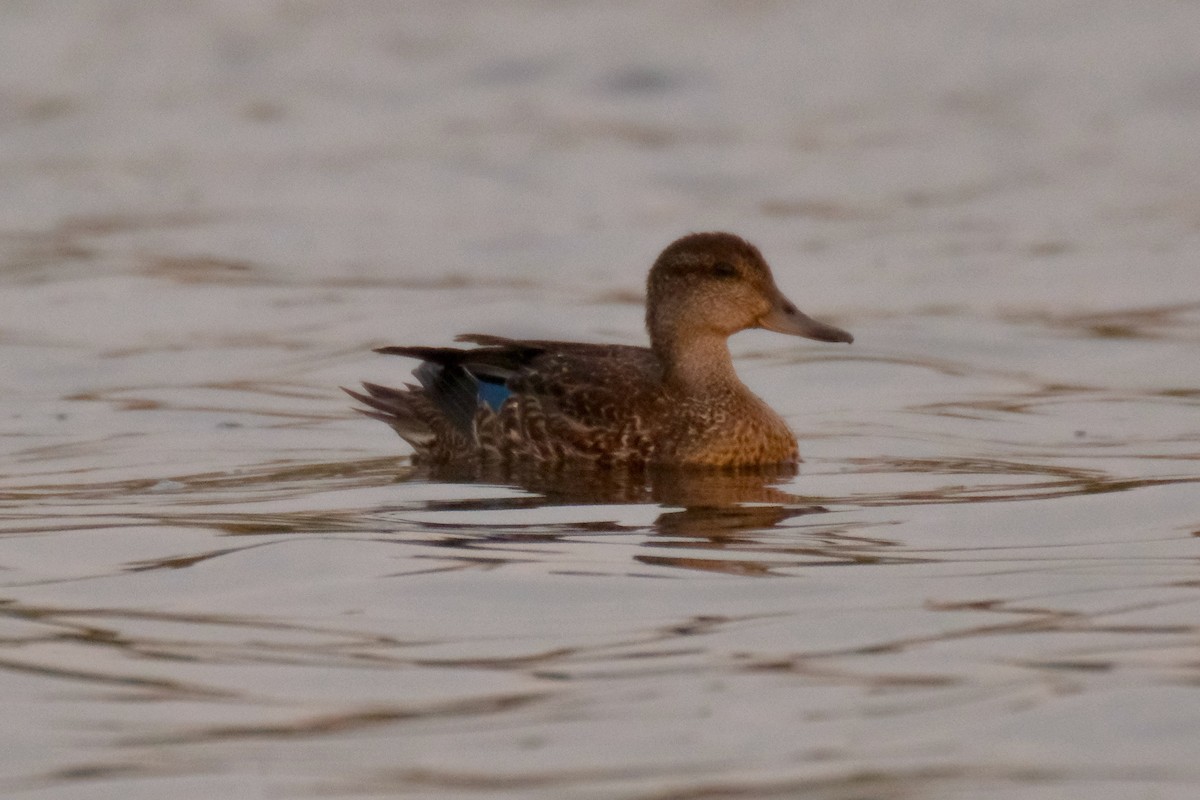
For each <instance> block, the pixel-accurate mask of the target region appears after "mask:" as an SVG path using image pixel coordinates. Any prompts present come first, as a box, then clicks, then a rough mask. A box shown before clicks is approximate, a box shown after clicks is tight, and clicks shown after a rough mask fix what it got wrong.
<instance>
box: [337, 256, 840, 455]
mask: <svg viewBox="0 0 1200 800" xmlns="http://www.w3.org/2000/svg"><path fill="white" fill-rule="evenodd" d="M646 327H647V329H648V331H649V333H650V347H649V348H645V347H631V346H626V345H602V344H581V343H571V342H553V341H536V340H528V341H527V340H514V339H503V338H500V337H496V336H486V335H480V334H471V335H465V336H460V337H458V341H462V342H468V343H471V344H475V345H477V347H474V348H471V349H459V348H441V347H406V346H401V347H384V348H380V349H379V350H378V351H377V352H381V353H388V354H394V355H403V356H408V357H411V358H416V359H419V360H420V361H421V362H422V363H421V365H420V366H418V367H417V369H416V370H415V371H414V373H413V374H414V375H415V376H416V377H417V380H418V382H419V385H412V384H409V385H407V386H406V387H405V388H404V389H392V388H388V387H385V386H379V385H377V384H371V383H364V384H363V388H364V389H365V392H353V391H350V390H347V391H348V392H349V393H350V394H351V395H352V396H353V397H354V398H355V399H357V400H359V401H360V402H362V403H363V404H364V405H365V406H367V408H366V409H363V413H364V414H367V415H368V416H371V417H374V418H376V419H380V420H383V421H384V422H386V423H388V424H389V425H391V426H392V428H394V429H395V430H396V432H397V433H399V434H400V435H401V436H402V437H403V438H404V439H405V440H406V441H408V442H409V443H410V444H411V445H412V446H413V447H414V448H415V449H416V454H417V458H418V459H421V460H427V461H430V462H433V463H452V462H458V461H462V462H468V461H481V462H488V463H493V462H495V463H514V462H516V463H525V462H535V463H553V464H568V463H572V462H576V463H577V462H590V463H596V464H617V463H626V464H666V465H706V466H718V467H740V466H751V465H762V464H786V463H791V462H795V461H796V460H797V459H798V454H797V449H796V439H795V436H794V435H793V434H792V432H791V430H790V429H789V428H788V426H787V424H786V423H785V422H784V421H783V419H782V418H780V417H779V415H778V414H776V413H775V412H774V411H772V410H771V409H770V408H769V407H768V406H767V404H766V403H764V402H763V401H762V400H760V399H759V398H758V397H756V396H755V395H754V394H753V393H752V392H751V391H750V390H749V389H747V388H746V386H745V385H744V384H742V382H741V381H740V380H738V377H737V374H736V373H735V372H734V370H733V361H732V359H731V358H730V355H729V348H728V345H727V343H726V340H727V339H728V337H729V336H730V335H731V334H733V333H736V332H737V331H740V330H745V329H746V328H754V327H760V328H766V329H769V330H774V331H778V332H780V333H787V334H792V335H796V336H805V337H808V338H811V339H818V340H821V341H830V342H850V341H852V337H851V336H850V334H848V333H846V332H845V331H842V330H840V329H838V328H835V327H832V326H830V325H825V324H823V323H820V322H817V321H815V320H812V319H810V318H808V317H806V316H804V315H803V314H801V313H800V312H799V311H798V310H797V309H796V307H795V306H794V305H792V304H791V303H790V302H789V301H788V300H787V299H786V298H785V297H784V296H783V294H782V293H781V292H780V291H779V289H778V288H777V287H776V286H775V281H774V279H773V278H772V276H771V271H770V268H769V267H768V266H767V263H766V261H764V260H763V257H762V255H761V254H760V253H759V252H758V250H757V249H756V248H755V247H754V246H753V245H751V244H749V243H747V242H745V241H744V240H742V239H740V238H738V237H737V236H734V235H732V234H728V233H698V234H692V235H690V236H685V237H683V238H682V239H679V240H677V241H675V242H673V243H672V244H671V245H670V246H669V247H667V249H666V250H664V251H663V252H662V254H661V255H660V256H659V257H658V260H657V261H655V263H654V266H653V268H652V269H651V270H650V277H649V280H648V291H647V300H646Z"/></svg>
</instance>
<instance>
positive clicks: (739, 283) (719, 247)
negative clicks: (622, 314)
mask: <svg viewBox="0 0 1200 800" xmlns="http://www.w3.org/2000/svg"><path fill="white" fill-rule="evenodd" d="M646 327H647V328H648V329H649V331H650V340H651V342H652V343H653V344H654V345H655V347H656V348H658V347H661V346H663V345H666V344H667V342H671V343H672V344H671V345H667V346H674V345H678V344H682V343H686V342H687V341H688V340H690V339H696V338H701V337H711V336H713V335H719V336H723V337H724V336H729V335H731V334H734V333H737V332H738V331H741V330H745V329H746V328H765V329H767V330H769V331H776V332H777V333H787V334H791V335H793V336H803V337H805V338H808V339H816V340H818V341H822V342H852V341H854V337H853V336H851V335H850V334H849V333H847V332H846V331H844V330H842V329H841V328H836V327H834V326H833V325H826V324H825V323H824V322H818V321H817V320H815V319H812V318H811V317H808V316H806V315H805V314H803V313H801V312H800V310H799V309H798V308H796V306H795V305H793V304H792V302H791V301H790V300H788V299H787V298H786V297H784V296H783V293H782V292H781V291H779V287H777V286H776V285H775V279H774V278H773V277H772V276H771V268H770V267H768V266H767V262H766V260H765V259H763V257H762V254H761V253H759V252H758V248H757V247H755V246H754V245H752V244H750V243H749V242H747V241H745V240H744V239H742V238H740V237H737V236H734V235H733V234H731V233H693V234H690V235H688V236H684V237H683V238H682V239H677V240H676V241H674V242H672V243H671V244H670V245H668V247H667V249H666V250H663V251H662V254H661V255H660V256H659V257H658V260H657V261H655V262H654V266H653V268H651V270H650V278H649V280H648V282H647V296H646Z"/></svg>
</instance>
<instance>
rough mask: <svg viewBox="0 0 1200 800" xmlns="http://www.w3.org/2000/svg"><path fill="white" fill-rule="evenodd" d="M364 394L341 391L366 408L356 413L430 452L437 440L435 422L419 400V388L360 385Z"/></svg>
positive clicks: (424, 403)
mask: <svg viewBox="0 0 1200 800" xmlns="http://www.w3.org/2000/svg"><path fill="white" fill-rule="evenodd" d="M363 389H365V390H366V392H365V393H363V392H356V391H354V390H353V389H347V388H346V387H345V386H343V387H342V391H343V392H345V393H346V394H348V395H350V396H351V397H353V398H354V399H355V400H357V401H358V402H360V403H362V404H363V405H364V406H366V408H356V409H355V411H357V412H358V413H360V414H362V415H364V416H367V417H370V418H371V419H377V420H379V421H381V422H386V423H387V424H388V425H390V426H391V427H392V429H393V430H394V431H396V433H398V434H400V437H401V438H402V439H404V441H406V442H408V443H409V444H410V445H412V446H413V447H414V448H415V449H416V450H417V451H418V452H420V451H424V450H427V449H429V448H430V447H431V446H433V444H434V442H435V440H436V439H437V434H438V432H437V429H436V421H435V420H434V419H431V417H432V415H431V414H430V413H429V412H430V411H431V410H432V409H430V408H429V407H428V401H424V402H423V399H422V396H421V393H420V389H418V388H417V387H412V386H410V387H407V388H405V389H393V388H392V387H390V386H380V385H379V384H377V383H366V382H364V383H363Z"/></svg>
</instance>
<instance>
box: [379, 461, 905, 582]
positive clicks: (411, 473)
mask: <svg viewBox="0 0 1200 800" xmlns="http://www.w3.org/2000/svg"><path fill="white" fill-rule="evenodd" d="M796 474H797V469H796V466H795V465H792V464H787V465H776V466H771V467H757V468H747V469H740V470H712V469H689V468H678V467H648V468H640V469H604V468H596V467H590V466H584V467H578V466H572V467H570V468H567V467H565V466H563V465H546V464H524V465H520V466H518V465H514V464H508V465H505V464H472V465H464V464H453V465H449V464H441V465H430V464H426V465H415V466H413V467H410V468H407V469H406V470H405V471H404V472H403V474H402V475H401V476H400V477H399V479H400V480H401V481H433V482H447V483H459V482H463V483H469V484H472V485H479V484H488V485H499V486H508V487H513V488H517V489H521V490H522V491H524V492H528V493H530V494H527V495H522V496H517V497H512V496H510V497H487V498H478V499H475V498H472V499H459V500H440V501H432V502H428V503H426V504H424V509H425V510H427V511H462V510H466V509H469V510H471V511H488V510H492V511H495V510H517V509H524V510H532V509H536V508H541V507H546V506H556V507H565V506H589V505H614V504H625V503H633V504H645V503H654V504H658V505H660V506H662V507H663V508H662V509H661V512H660V513H659V514H658V516H657V517H656V518H655V520H654V522H653V523H652V524H651V525H650V527H649V531H651V532H653V534H654V536H652V537H650V538H649V539H647V540H646V541H645V542H644V547H645V552H641V553H638V554H637V555H635V556H634V558H635V560H636V561H638V562H639V563H642V564H648V565H655V566H667V567H676V568H681V569H688V570H702V571H707V572H723V573H729V574H737V575H773V574H779V572H780V570H784V569H786V568H788V567H794V566H799V565H808V564H821V565H833V564H862V563H882V562H889V561H891V562H895V561H906V560H908V559H903V558H897V556H895V555H894V554H893V553H891V552H890V551H891V550H892V549H893V548H895V546H896V543H895V542H892V541H889V540H887V539H880V538H866V537H863V536H862V535H861V534H857V533H854V532H852V531H850V530H847V529H846V528H845V525H844V523H840V524H838V523H832V522H823V521H822V520H823V518H825V512H827V509H825V508H823V507H821V506H820V505H814V504H812V502H811V501H812V498H805V497H803V496H799V495H794V494H790V493H789V492H788V491H786V489H784V488H780V486H779V484H781V483H785V482H787V481H788V480H789V479H791V478H793V477H794V476H795V475H796ZM585 516H587V517H588V521H587V522H579V523H568V524H564V523H563V521H562V519H561V516H560V515H557V514H556V515H554V519H555V521H554V522H553V523H551V524H544V523H542V524H538V523H530V524H525V525H522V524H513V523H512V521H511V518H507V519H508V521H506V522H505V523H504V524H502V525H497V524H496V523H495V522H492V521H485V520H486V517H484V518H481V520H480V521H479V522H478V523H474V524H464V523H461V522H457V523H455V524H453V525H449V526H447V525H446V524H442V523H437V524H434V525H433V526H432V527H431V532H433V533H436V535H437V539H436V541H437V544H438V545H439V546H440V547H451V548H461V549H465V550H470V551H472V553H473V554H474V555H473V556H472V558H475V557H476V556H477V551H478V550H480V549H487V548H489V547H492V546H494V545H495V544H497V543H501V542H502V543H506V544H507V543H511V542H512V541H521V542H529V541H538V542H549V541H557V540H559V539H562V538H565V537H571V536H576V535H587V534H603V533H609V532H611V533H628V531H629V528H628V527H627V526H626V525H622V524H619V523H617V522H615V521H614V522H602V521H598V520H597V519H596V518H595V516H594V514H593V513H592V512H588V513H587V514H586V515H585ZM799 517H806V518H810V520H811V521H807V522H801V523H796V522H793V521H794V520H796V519H797V518H799ZM406 524H408V525H411V524H412V523H411V522H408V523H406ZM785 529H786V531H787V532H786V533H784V530H785ZM463 533H468V535H466V536H463V535H462V534H463ZM781 534H783V535H781ZM472 563H474V562H472Z"/></svg>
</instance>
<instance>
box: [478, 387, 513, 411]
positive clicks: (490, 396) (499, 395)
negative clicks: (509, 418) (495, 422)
mask: <svg viewBox="0 0 1200 800" xmlns="http://www.w3.org/2000/svg"><path fill="white" fill-rule="evenodd" d="M478 393H479V399H480V400H482V401H483V402H484V403H486V404H487V406H488V408H490V409H491V410H492V411H493V412H498V411H499V410H500V406H502V405H504V401H505V400H507V399H508V398H509V395H511V394H512V390H511V389H509V388H508V387H507V386H505V385H504V384H503V383H492V382H491V381H486V380H479V392H478Z"/></svg>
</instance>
